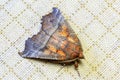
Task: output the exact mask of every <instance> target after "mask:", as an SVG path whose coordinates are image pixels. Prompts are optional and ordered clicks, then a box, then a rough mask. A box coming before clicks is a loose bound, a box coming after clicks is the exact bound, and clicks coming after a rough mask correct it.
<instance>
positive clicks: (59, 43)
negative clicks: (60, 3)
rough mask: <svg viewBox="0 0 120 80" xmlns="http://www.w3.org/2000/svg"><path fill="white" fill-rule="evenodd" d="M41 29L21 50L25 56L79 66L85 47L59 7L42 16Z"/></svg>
mask: <svg viewBox="0 0 120 80" xmlns="http://www.w3.org/2000/svg"><path fill="white" fill-rule="evenodd" d="M41 20H42V23H41V24H42V26H41V29H40V31H39V32H38V33H37V34H36V35H33V36H32V37H31V38H28V39H27V40H26V42H25V49H24V51H23V52H19V54H20V56H22V57H23V58H35V59H41V60H49V61H51V62H52V61H54V62H56V63H60V64H69V63H74V65H75V69H77V67H78V62H79V59H83V58H84V56H83V49H82V46H81V43H80V40H79V39H78V37H77V35H76V34H75V32H74V31H73V29H72V28H71V27H70V26H69V24H68V22H67V21H66V20H65V19H64V17H63V16H62V14H61V12H60V10H59V9H58V8H53V11H52V12H51V13H49V14H47V15H45V16H43V17H42V19H41Z"/></svg>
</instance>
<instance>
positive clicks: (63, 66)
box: [57, 64, 65, 72]
mask: <svg viewBox="0 0 120 80" xmlns="http://www.w3.org/2000/svg"><path fill="white" fill-rule="evenodd" d="M64 66H65V64H63V65H62V67H61V68H60V69H59V70H58V71H57V72H60V71H61V70H62V69H63V68H64Z"/></svg>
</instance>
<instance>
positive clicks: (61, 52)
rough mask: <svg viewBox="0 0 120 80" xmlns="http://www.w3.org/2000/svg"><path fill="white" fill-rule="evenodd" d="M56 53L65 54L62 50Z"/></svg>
mask: <svg viewBox="0 0 120 80" xmlns="http://www.w3.org/2000/svg"><path fill="white" fill-rule="evenodd" d="M57 53H58V54H60V55H61V56H66V55H65V53H64V52H63V51H62V50H58V51H57Z"/></svg>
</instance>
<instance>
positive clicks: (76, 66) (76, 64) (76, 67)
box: [74, 60, 80, 77]
mask: <svg viewBox="0 0 120 80" xmlns="http://www.w3.org/2000/svg"><path fill="white" fill-rule="evenodd" d="M78 63H79V62H78V60H76V61H75V63H74V66H75V70H76V71H77V73H78V76H79V77H80V73H79V71H78Z"/></svg>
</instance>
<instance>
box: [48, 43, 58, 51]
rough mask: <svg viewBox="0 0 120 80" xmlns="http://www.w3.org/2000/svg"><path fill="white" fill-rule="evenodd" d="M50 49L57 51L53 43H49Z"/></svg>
mask: <svg viewBox="0 0 120 80" xmlns="http://www.w3.org/2000/svg"><path fill="white" fill-rule="evenodd" d="M49 50H50V51H52V52H56V51H57V49H56V48H55V47H54V46H53V45H52V44H51V45H49Z"/></svg>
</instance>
